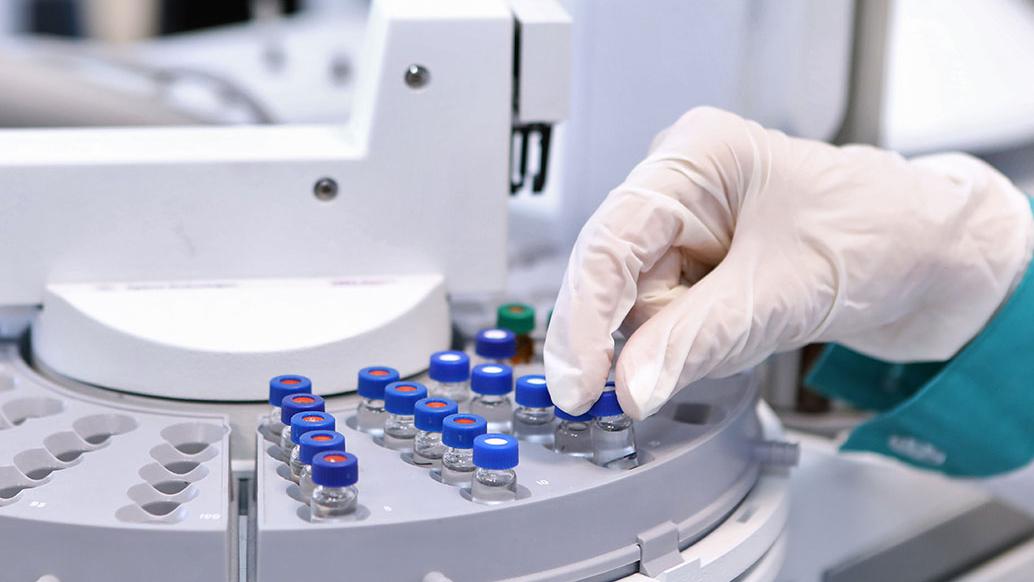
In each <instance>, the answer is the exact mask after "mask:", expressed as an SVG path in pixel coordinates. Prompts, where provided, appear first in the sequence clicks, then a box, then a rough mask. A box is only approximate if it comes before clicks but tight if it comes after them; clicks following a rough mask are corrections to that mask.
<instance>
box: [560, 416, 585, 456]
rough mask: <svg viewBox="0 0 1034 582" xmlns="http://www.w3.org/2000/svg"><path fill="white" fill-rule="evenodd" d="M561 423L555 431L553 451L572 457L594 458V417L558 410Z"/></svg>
mask: <svg viewBox="0 0 1034 582" xmlns="http://www.w3.org/2000/svg"><path fill="white" fill-rule="evenodd" d="M556 417H557V420H558V421H559V422H557V424H556V430H555V431H553V450H554V451H556V452H558V453H562V454H565V455H571V456H572V457H584V458H587V459H588V458H592V431H591V430H590V427H591V425H592V415H590V414H588V413H586V414H582V415H579V416H574V415H572V414H568V413H566V412H564V411H563V410H560V409H559V408H557V409H556Z"/></svg>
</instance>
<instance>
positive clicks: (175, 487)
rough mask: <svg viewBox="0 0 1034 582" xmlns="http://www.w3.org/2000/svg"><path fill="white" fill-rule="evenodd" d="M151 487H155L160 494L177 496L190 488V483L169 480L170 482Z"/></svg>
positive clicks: (153, 484) (161, 482)
mask: <svg viewBox="0 0 1034 582" xmlns="http://www.w3.org/2000/svg"><path fill="white" fill-rule="evenodd" d="M151 487H154V488H155V489H156V490H157V491H158V492H159V493H164V494H165V495H176V494H177V493H179V492H181V491H183V490H184V489H186V488H187V487H190V481H184V480H182V479H169V480H168V481H160V482H158V483H151Z"/></svg>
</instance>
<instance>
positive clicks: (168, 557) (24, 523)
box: [0, 345, 236, 582]
mask: <svg viewBox="0 0 1034 582" xmlns="http://www.w3.org/2000/svg"><path fill="white" fill-rule="evenodd" d="M228 446H229V425H228V423H227V420H226V418H225V417H224V416H220V415H215V414H207V415H199V414H176V413H157V412H154V411H148V410H143V409H139V408H136V407H132V406H117V405H113V404H111V403H109V402H103V403H102V402H100V401H93V400H91V399H89V398H84V397H83V396H82V395H79V394H73V393H70V392H68V391H66V390H64V389H62V388H61V387H59V386H57V385H55V384H53V383H52V382H49V381H48V380H46V379H44V378H42V377H40V376H39V375H38V374H36V373H35V372H34V371H33V370H31V369H29V368H28V367H27V366H26V365H25V364H24V363H23V361H22V360H21V358H20V357H19V356H18V353H17V351H16V348H15V347H14V346H11V345H0V539H2V540H3V543H2V544H0V563H3V574H2V575H0V579H3V580H36V579H38V578H40V577H42V576H45V575H51V576H54V577H57V578H58V579H60V580H61V582H96V581H98V580H148V581H150V582H165V581H168V582H172V581H174V580H175V581H181V580H206V581H207V580H230V579H231V572H232V573H233V577H234V578H235V576H236V554H235V552H236V546H235V543H236V542H235V541H234V534H235V531H234V528H233V525H234V524H236V516H235V511H234V510H235V508H234V507H233V505H232V504H231V503H230V499H231V479H230V468H229V455H228V454H227V451H228Z"/></svg>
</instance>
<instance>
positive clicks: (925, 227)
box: [545, 108, 1034, 419]
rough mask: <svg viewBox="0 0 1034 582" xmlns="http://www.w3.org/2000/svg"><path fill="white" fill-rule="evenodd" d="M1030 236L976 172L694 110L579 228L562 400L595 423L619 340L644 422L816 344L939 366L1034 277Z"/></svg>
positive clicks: (558, 361) (998, 191) (628, 398)
mask: <svg viewBox="0 0 1034 582" xmlns="http://www.w3.org/2000/svg"><path fill="white" fill-rule="evenodd" d="M1032 233H1034V221H1032V219H1031V210H1030V207H1029V205H1028V202H1027V200H1026V197H1025V196H1024V195H1023V194H1022V193H1021V192H1019V191H1018V190H1017V189H1016V188H1015V187H1014V186H1013V185H1012V184H1011V183H1010V182H1009V180H1008V179H1006V178H1005V177H1004V176H1002V175H1001V174H999V173H998V172H997V171H995V170H994V169H993V168H991V167H990V166H988V165H987V164H985V163H983V162H981V161H979V160H977V159H975V158H972V157H968V156H965V155H962V154H946V155H939V156H931V157H925V158H919V159H916V160H912V161H908V160H905V159H904V158H902V157H901V156H899V155H897V154H894V153H890V152H885V151H881V150H879V149H875V148H872V147H867V146H847V147H834V146H830V145H828V144H824V143H820V142H814V141H809V140H803V139H795V138H791V137H787V136H786V135H784V134H782V133H780V132H778V131H771V130H766V129H764V128H762V127H761V126H760V125H758V124H756V123H753V122H749V121H746V120H743V119H741V118H739V117H737V116H735V115H733V114H730V113H726V112H724V111H720V110H716V109H711V108H699V109H694V110H692V111H690V112H689V113H687V114H686V115H684V116H683V117H682V118H681V119H679V120H678V122H676V123H675V125H673V126H672V127H670V128H669V129H667V130H666V131H665V132H663V133H662V134H661V135H659V136H658V137H657V139H656V140H655V141H654V145H653V147H652V149H651V152H650V154H649V156H648V157H647V158H646V159H645V160H644V161H643V162H642V163H640V164H639V165H638V166H636V167H635V168H634V169H633V170H632V173H631V174H629V176H628V178H627V179H626V180H625V182H624V183H623V184H621V185H620V186H619V187H618V188H617V189H615V190H614V191H613V192H611V193H610V195H609V196H608V197H607V199H606V200H605V201H604V202H603V204H602V205H601V206H600V208H599V209H598V210H597V211H596V212H595V214H593V216H592V217H591V218H590V219H589V221H588V223H587V224H586V225H585V227H584V228H583V229H582V232H581V234H580V235H579V237H578V241H577V243H576V244H575V247H574V252H573V253H572V255H571V260H570V264H569V265H568V268H567V273H566V275H565V277H564V282H563V287H562V288H561V290H560V296H559V298H558V300H557V304H556V307H555V310H554V312H553V318H552V321H551V323H550V326H549V332H548V335H547V336H546V344H545V364H546V375H547V377H548V380H549V388H550V393H551V394H552V397H553V401H554V402H555V403H556V404H557V405H558V406H559V407H560V408H562V409H563V410H565V411H567V412H570V413H573V414H579V413H581V412H584V411H585V410H587V409H588V407H589V406H590V405H591V404H592V403H593V402H594V401H595V400H596V398H597V397H598V396H599V393H600V391H601V389H602V388H603V385H604V382H605V380H606V378H607V375H608V372H609V370H610V368H611V363H612V362H611V360H612V358H613V354H614V342H613V339H612V334H613V333H614V332H615V330H618V329H619V327H620V328H621V330H622V331H623V332H624V334H625V335H626V337H628V341H627V343H626V345H625V347H624V349H623V351H622V352H621V357H620V359H619V360H618V362H617V368H616V376H615V379H616V381H617V393H618V398H619V401H620V402H621V405H622V406H623V407H624V409H625V411H626V412H627V413H628V414H629V415H631V416H632V417H633V418H635V419H641V418H643V417H646V416H648V415H650V414H652V413H653V412H656V411H657V409H658V408H660V407H661V406H662V405H663V404H664V403H665V402H666V401H667V400H668V399H669V398H670V397H671V396H672V394H674V392H675V391H676V390H678V389H680V388H682V387H684V386H685V385H687V384H689V383H690V382H693V381H695V380H698V379H700V378H704V377H723V376H728V375H731V374H734V373H736V372H739V371H741V370H743V369H745V368H748V367H750V366H753V365H755V364H757V363H759V362H761V361H762V360H763V359H765V358H766V357H767V356H769V355H770V354H772V353H773V352H776V351H784V350H789V349H793V348H797V347H800V346H803V345H805V344H808V343H811V342H817V341H818V342H839V343H841V344H844V345H846V346H848V347H850V348H852V349H854V350H857V351H860V352H863V353H865V354H868V355H870V356H873V357H877V358H880V359H884V360H888V361H921V360H944V359H947V358H950V357H951V356H952V355H953V354H955V353H956V352H957V351H958V350H959V349H960V348H961V347H962V346H963V345H964V344H965V343H966V342H967V341H969V340H970V339H972V338H973V337H974V336H975V335H976V334H977V333H978V332H979V331H980V330H981V329H982V328H983V326H984V325H985V323H986V322H987V321H988V320H989V319H990V318H991V316H992V315H993V313H994V311H995V310H996V309H997V308H998V307H999V305H1000V304H1001V303H1002V302H1003V300H1004V299H1005V298H1006V297H1007V295H1008V293H1009V292H1010V290H1011V288H1012V287H1013V285H1014V284H1015V283H1016V282H1017V281H1018V279H1019V277H1020V276H1021V275H1022V274H1023V272H1024V270H1025V269H1026V266H1027V263H1028V262H1029V260H1030V248H1031V241H1032V240H1034V237H1032Z"/></svg>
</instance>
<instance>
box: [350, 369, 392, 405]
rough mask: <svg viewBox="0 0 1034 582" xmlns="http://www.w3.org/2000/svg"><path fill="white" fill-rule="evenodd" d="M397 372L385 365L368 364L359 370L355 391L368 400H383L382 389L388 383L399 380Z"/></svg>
mask: <svg viewBox="0 0 1034 582" xmlns="http://www.w3.org/2000/svg"><path fill="white" fill-rule="evenodd" d="M399 378H400V376H399V372H398V370H396V369H395V368H389V367H387V366H370V367H369V368H363V369H362V370H359V384H358V387H357V388H356V392H358V393H359V395H360V396H362V397H363V398H369V399H370V400H384V389H385V388H387V386H388V384H391V383H392V382H398V381H399Z"/></svg>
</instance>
